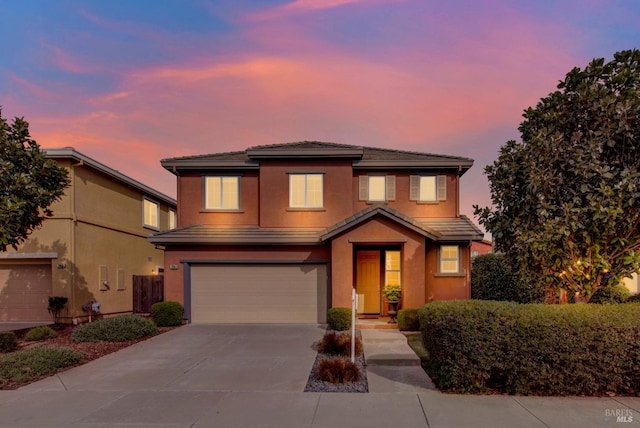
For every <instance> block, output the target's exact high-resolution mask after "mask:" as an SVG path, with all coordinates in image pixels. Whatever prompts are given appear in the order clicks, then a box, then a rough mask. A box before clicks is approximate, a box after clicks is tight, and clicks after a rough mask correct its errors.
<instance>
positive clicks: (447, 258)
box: [440, 245, 460, 273]
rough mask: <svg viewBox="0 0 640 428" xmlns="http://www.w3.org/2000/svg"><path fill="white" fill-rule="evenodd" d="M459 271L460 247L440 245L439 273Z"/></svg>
mask: <svg viewBox="0 0 640 428" xmlns="http://www.w3.org/2000/svg"><path fill="white" fill-rule="evenodd" d="M459 272H460V247H458V246H457V245H443V246H441V247H440V273H459Z"/></svg>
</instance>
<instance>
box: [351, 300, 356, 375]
mask: <svg viewBox="0 0 640 428" xmlns="http://www.w3.org/2000/svg"><path fill="white" fill-rule="evenodd" d="M357 308H358V295H357V294H356V289H355V288H353V289H352V290H351V362H352V363H355V362H356V309H357Z"/></svg>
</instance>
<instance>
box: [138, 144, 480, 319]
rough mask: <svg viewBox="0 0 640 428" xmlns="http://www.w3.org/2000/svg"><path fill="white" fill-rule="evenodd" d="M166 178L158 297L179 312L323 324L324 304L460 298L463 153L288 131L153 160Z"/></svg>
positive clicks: (409, 304) (467, 224)
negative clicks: (172, 223) (174, 198)
mask: <svg viewBox="0 0 640 428" xmlns="http://www.w3.org/2000/svg"><path fill="white" fill-rule="evenodd" d="M161 164H162V166H164V168H166V169H167V170H168V171H170V172H172V173H173V174H175V175H176V176H177V177H178V229H176V230H174V231H169V232H163V233H157V234H155V235H154V236H152V237H151V238H150V241H151V242H152V243H154V244H156V245H162V246H163V247H164V248H165V298H166V299H167V300H176V301H180V302H184V305H185V315H186V318H188V319H189V320H190V322H194V323H198V322H239V323H242V322H325V320H326V311H327V308H329V307H350V306H351V294H352V289H354V288H355V289H356V292H357V294H358V295H360V296H361V297H362V298H363V300H364V301H363V302H361V303H362V305H361V312H362V313H366V314H374V315H376V314H378V315H379V314H381V313H384V310H385V305H384V302H383V297H382V288H383V287H384V286H385V284H398V285H400V286H401V287H402V301H401V306H402V307H405V308H416V307H419V306H421V305H423V304H424V303H426V302H429V301H432V300H438V299H467V298H469V296H470V278H469V275H470V248H471V243H472V242H473V241H480V240H482V237H483V234H482V232H481V231H480V230H479V229H478V228H477V227H476V226H475V225H474V224H473V223H472V222H471V221H470V220H469V219H468V218H467V217H465V216H461V215H460V206H459V190H460V189H459V184H460V176H462V175H463V174H464V173H465V172H466V171H467V170H468V169H469V168H470V167H471V166H472V164H473V161H472V160H471V159H467V158H462V157H454V156H441V155H433V154H426V153H414V152H406V151H400V150H388V149H379V148H373V147H359V146H350V145H341V144H332V143H322V142H299V143H289V144H279V145H267V146H257V147H251V148H249V149H247V150H245V151H239V152H231V153H219V154H211V155H202V156H191V157H180V158H172V159H164V160H162V161H161Z"/></svg>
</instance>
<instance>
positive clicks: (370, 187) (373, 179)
mask: <svg viewBox="0 0 640 428" xmlns="http://www.w3.org/2000/svg"><path fill="white" fill-rule="evenodd" d="M358 199H359V200H361V201H369V202H385V201H395V200H396V177H395V176H393V175H361V176H360V178H359V189H358Z"/></svg>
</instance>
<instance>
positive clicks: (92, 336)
mask: <svg viewBox="0 0 640 428" xmlns="http://www.w3.org/2000/svg"><path fill="white" fill-rule="evenodd" d="M155 334H158V327H156V325H155V324H154V323H153V321H151V320H148V319H146V318H143V317H141V316H139V315H121V316H117V317H114V318H106V319H102V320H99V321H95V322H92V323H88V324H83V325H81V326H78V327H77V328H76V329H75V330H73V333H71V340H73V341H74V342H99V341H101V340H104V341H107V342H124V341H125V340H134V339H139V338H142V337H145V336H151V335H155Z"/></svg>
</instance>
